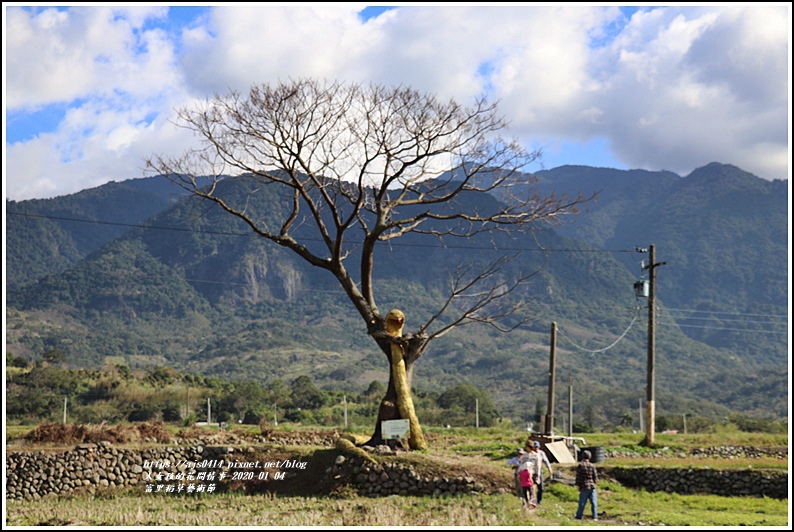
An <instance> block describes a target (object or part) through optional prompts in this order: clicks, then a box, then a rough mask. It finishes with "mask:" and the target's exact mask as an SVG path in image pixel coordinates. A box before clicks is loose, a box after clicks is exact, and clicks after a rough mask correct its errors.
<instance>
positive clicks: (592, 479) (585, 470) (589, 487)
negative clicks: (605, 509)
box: [576, 451, 598, 521]
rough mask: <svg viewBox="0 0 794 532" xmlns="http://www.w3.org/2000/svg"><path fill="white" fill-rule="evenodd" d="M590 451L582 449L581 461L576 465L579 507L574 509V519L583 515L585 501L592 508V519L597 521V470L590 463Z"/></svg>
mask: <svg viewBox="0 0 794 532" xmlns="http://www.w3.org/2000/svg"><path fill="white" fill-rule="evenodd" d="M590 457H591V454H590V451H582V461H581V462H579V465H578V466H577V467H576V487H577V488H579V507H578V508H577V509H576V519H581V518H582V516H583V515H584V508H585V506H586V505H587V501H590V506H591V507H592V508H593V521H598V497H597V496H596V484H598V471H596V468H595V466H594V465H593V464H591V463H590Z"/></svg>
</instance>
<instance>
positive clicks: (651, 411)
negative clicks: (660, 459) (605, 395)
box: [644, 244, 667, 447]
mask: <svg viewBox="0 0 794 532" xmlns="http://www.w3.org/2000/svg"><path fill="white" fill-rule="evenodd" d="M649 258H650V264H648V265H647V266H645V267H644V268H645V269H646V270H648V279H649V280H650V291H649V294H648V385H647V391H646V398H645V399H646V403H645V408H646V411H647V414H646V416H645V442H644V444H645V445H646V446H648V447H652V446H653V443H654V439H655V434H654V432H655V425H656V401H655V399H654V387H655V380H656V368H655V366H654V365H655V360H654V326H655V322H656V312H655V302H656V267H657V266H664V265H665V264H667V263H666V262H656V247H655V246H654V245H653V244H651V245H650V252H649Z"/></svg>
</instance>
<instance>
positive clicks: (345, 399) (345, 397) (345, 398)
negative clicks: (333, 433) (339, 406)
mask: <svg viewBox="0 0 794 532" xmlns="http://www.w3.org/2000/svg"><path fill="white" fill-rule="evenodd" d="M342 400H343V401H344V403H345V428H347V395H345V396H343V397H342Z"/></svg>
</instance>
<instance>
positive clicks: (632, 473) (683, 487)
mask: <svg viewBox="0 0 794 532" xmlns="http://www.w3.org/2000/svg"><path fill="white" fill-rule="evenodd" d="M604 472H605V473H606V474H607V475H609V476H610V477H612V478H614V479H615V480H617V481H618V482H620V483H621V484H623V485H624V486H627V487H629V488H638V489H639V488H642V489H645V490H648V491H665V492H669V493H681V494H692V493H706V494H712V495H722V496H726V497H727V496H730V497H736V496H746V497H771V498H774V499H787V498H788V486H789V479H788V472H787V471H778V470H764V471H756V470H753V469H726V470H716V469H707V468H703V469H700V468H699V469H694V468H691V469H669V468H654V467H633V468H618V467H611V468H604Z"/></svg>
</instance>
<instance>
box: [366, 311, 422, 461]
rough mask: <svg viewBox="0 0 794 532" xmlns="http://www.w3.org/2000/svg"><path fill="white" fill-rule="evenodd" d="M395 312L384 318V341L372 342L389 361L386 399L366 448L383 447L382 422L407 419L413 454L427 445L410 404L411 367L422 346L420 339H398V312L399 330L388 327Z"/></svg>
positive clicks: (382, 403) (400, 329)
mask: <svg viewBox="0 0 794 532" xmlns="http://www.w3.org/2000/svg"><path fill="white" fill-rule="evenodd" d="M395 312H399V311H391V312H389V314H388V316H387V319H386V331H387V333H388V334H387V335H386V338H385V339H384V338H376V340H379V341H378V345H380V347H381V349H383V351H384V353H386V358H388V360H389V386H388V388H387V389H386V395H385V396H384V397H383V399H382V400H381V402H380V408H379V409H378V419H377V421H376V422H375V431H374V433H373V435H372V437H371V438H370V440H369V441H368V442H367V443H366V445H371V446H376V445H382V444H385V443H386V441H385V440H384V439H383V432H382V430H381V429H382V422H383V421H389V420H393V419H407V420H408V421H409V423H410V429H409V430H410V432H409V434H408V447H409V448H410V449H411V450H414V451H417V450H422V449H426V448H427V442H426V441H425V437H424V434H423V433H422V426H421V425H420V424H419V418H417V417H416V412H415V410H414V402H413V398H412V397H411V377H412V376H413V363H414V362H415V361H416V359H418V358H419V357H420V356H421V354H422V349H424V342H422V341H421V340H422V338H421V337H416V336H410V335H408V336H405V337H404V336H402V323H403V320H404V317H403V316H402V313H401V312H399V316H400V318H399V327H398V326H397V325H391V326H390V318H391V317H392V316H393V313H395ZM417 340H418V341H417Z"/></svg>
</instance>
